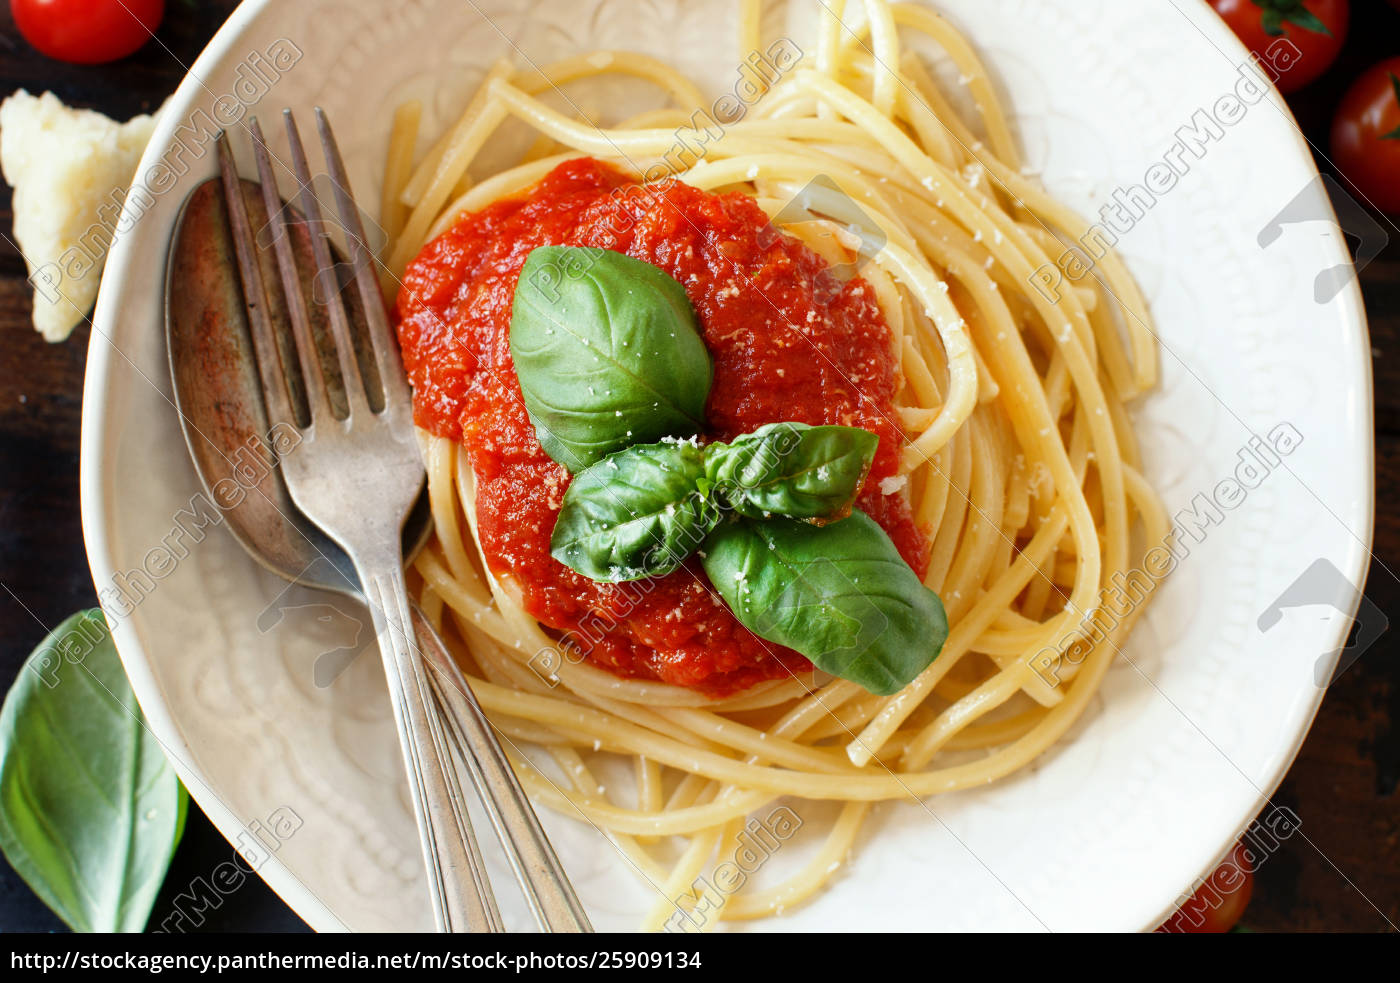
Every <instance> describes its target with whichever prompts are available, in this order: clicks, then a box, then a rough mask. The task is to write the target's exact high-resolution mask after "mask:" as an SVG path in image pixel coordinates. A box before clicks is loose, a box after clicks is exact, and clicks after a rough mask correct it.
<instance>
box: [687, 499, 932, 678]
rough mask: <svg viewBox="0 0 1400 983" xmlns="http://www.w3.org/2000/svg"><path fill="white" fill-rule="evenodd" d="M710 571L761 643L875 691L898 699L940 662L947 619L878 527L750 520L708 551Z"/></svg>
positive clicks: (723, 533) (865, 520)
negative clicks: (789, 651)
mask: <svg viewBox="0 0 1400 983" xmlns="http://www.w3.org/2000/svg"><path fill="white" fill-rule="evenodd" d="M704 566H705V573H706V574H707V575H708V576H709V578H710V582H711V583H712V584H714V586H715V589H716V590H717V591H719V593H720V596H721V597H723V598H724V600H725V601H726V602H727V603H728V604H729V608H730V610H732V611H733V612H734V615H735V617H737V618H738V619H739V621H740V623H742V624H743V625H744V627H746V628H748V629H749V630H750V631H752V632H753V633H754V634H755V635H758V636H759V637H760V638H764V639H767V640H768V641H770V642H775V643H777V644H779V645H785V646H787V647H788V648H791V649H795V650H796V651H798V652H800V653H802V654H803V655H805V656H806V657H807V658H808V659H810V660H812V663H813V664H814V665H816V666H817V668H819V669H824V670H825V671H827V672H829V673H832V674H833V675H836V676H840V677H841V678H843V679H849V680H851V681H852V682H856V683H859V684H860V685H861V686H864V687H865V688H866V689H867V690H869V691H870V692H871V693H875V694H878V695H880V696H889V695H891V694H893V693H897V692H899V691H900V690H901V689H903V688H904V687H905V686H906V685H908V684H909V682H910V681H912V680H913V679H914V678H915V677H916V676H918V675H919V673H921V672H923V671H924V669H926V668H927V667H928V665H929V663H931V662H932V661H933V660H934V657H935V656H937V655H938V652H939V650H940V649H942V647H943V641H944V639H946V638H947V636H948V619H947V616H946V615H945V614H944V611H943V603H942V602H941V601H940V600H939V599H938V595H937V594H935V593H934V592H933V591H931V590H929V589H928V588H927V587H925V586H924V585H923V584H922V583H921V582H920V581H919V578H918V577H917V576H916V575H915V573H914V571H913V570H911V569H910V568H909V564H907V563H905V562H904V559H903V557H901V556H900V555H899V551H898V550H896V549H895V547H894V543H892V542H891V541H890V538H889V536H887V535H886V534H885V531H884V530H883V529H881V528H880V527H879V526H878V525H877V524H876V523H875V520H874V519H871V518H870V517H869V516H868V515H866V514H865V513H864V512H862V511H860V510H859V509H856V510H855V511H853V512H852V513H851V515H850V516H849V517H848V518H845V519H842V520H840V521H839V522H833V523H831V524H829V525H825V526H814V525H811V524H810V523H804V522H797V521H794V520H792V519H769V520H767V521H764V522H755V521H753V520H750V519H743V520H740V521H739V522H736V523H731V524H729V525H725V526H722V527H720V528H719V529H718V530H716V531H715V532H714V533H713V534H712V535H711V536H710V538H709V540H708V541H707V542H706V543H705V548H704Z"/></svg>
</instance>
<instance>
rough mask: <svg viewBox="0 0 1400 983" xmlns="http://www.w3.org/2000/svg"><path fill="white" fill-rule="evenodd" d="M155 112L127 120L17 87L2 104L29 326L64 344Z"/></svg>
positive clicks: (88, 292) (2, 163) (3, 155)
mask: <svg viewBox="0 0 1400 983" xmlns="http://www.w3.org/2000/svg"><path fill="white" fill-rule="evenodd" d="M154 128H155V117H154V116H136V117H133V118H132V119H130V120H128V121H127V122H125V123H118V122H116V121H115V120H112V119H108V118H107V117H106V116H104V115H102V114H101V113H96V112H92V111H91V110H86V109H70V108H69V107H67V106H65V105H64V104H63V102H62V101H61V100H60V99H59V98H58V97H57V96H55V95H54V94H53V93H52V92H45V93H44V94H43V95H42V96H38V97H35V96H32V95H30V94H29V93H28V92H26V91H24V90H23V89H21V90H19V91H18V92H16V93H15V94H14V95H12V96H10V97H9V98H7V99H6V100H5V101H4V103H3V104H0V169H2V170H3V172H4V175H5V180H6V182H8V183H9V184H10V186H11V187H13V188H14V189H15V193H14V205H13V210H14V230H15V239H16V240H18V244H19V248H20V251H21V252H22V253H23V254H24V260H25V263H26V264H27V265H28V267H29V282H30V283H31V284H32V285H33V286H34V327H35V329H36V330H38V332H39V333H40V334H42V335H43V336H44V338H45V339H47V340H48V341H62V340H63V339H65V338H67V337H68V335H69V334H70V333H72V331H73V329H74V328H75V327H77V326H78V324H79V322H81V321H82V320H83V319H84V318H85V317H86V315H87V313H88V311H90V310H91V309H92V305H93V301H94V300H96V299H97V283H98V279H99V278H100V276H101V274H102V264H103V261H104V260H105V259H106V258H107V246H108V245H109V244H110V243H111V240H112V230H113V229H114V228H115V227H116V223H117V217H118V215H119V214H120V211H121V203H122V200H123V199H124V198H125V197H126V190H127V188H128V187H129V186H130V184H131V179H132V176H133V175H134V173H135V171H136V164H137V162H138V161H139V160H140V159H141V152H142V151H143V150H145V149H146V144H147V143H148V142H149V141H150V138H151V131H152V130H153V129H154Z"/></svg>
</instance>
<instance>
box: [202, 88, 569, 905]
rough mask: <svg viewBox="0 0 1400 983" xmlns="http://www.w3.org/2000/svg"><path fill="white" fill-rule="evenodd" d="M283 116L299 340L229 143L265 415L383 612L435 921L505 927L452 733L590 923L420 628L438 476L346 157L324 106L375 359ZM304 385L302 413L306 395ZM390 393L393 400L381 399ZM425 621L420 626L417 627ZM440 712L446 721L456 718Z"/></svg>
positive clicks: (292, 128) (507, 825)
mask: <svg viewBox="0 0 1400 983" xmlns="http://www.w3.org/2000/svg"><path fill="white" fill-rule="evenodd" d="M284 118H285V121H286V128H287V137H288V141H289V144H290V149H291V158H292V169H293V172H294V175H295V177H296V180H297V183H298V184H299V186H300V189H301V190H300V194H299V196H298V198H299V204H300V209H301V215H300V217H298V216H296V215H295V214H291V215H290V216H289V215H288V214H287V212H288V211H289V210H287V209H285V208H284V206H283V204H282V201H281V199H280V197H279V195H278V192H277V183H276V180H275V174H274V172H273V169H272V159H271V155H270V154H269V152H268V150H267V146H266V143H265V141H264V139H263V135H262V131H261V129H260V128H259V127H258V124H257V122H256V121H253V122H252V125H251V130H252V134H253V149H254V156H255V158H256V160H257V168H258V175H259V183H260V184H261V188H262V194H263V199H264V203H265V205H266V211H267V215H268V217H269V224H268V232H269V234H270V236H271V239H272V243H273V247H274V250H275V253H276V259H277V267H278V273H279V277H280V280H281V288H282V291H283V299H284V300H285V307H286V313H287V320H288V321H289V322H290V325H291V334H292V343H291V344H287V343H286V339H285V338H282V339H280V340H281V341H282V342H283V343H282V344H281V345H279V337H278V333H277V329H276V328H275V327H274V324H273V319H272V318H271V317H270V316H269V305H268V293H267V285H266V284H265V283H264V282H263V280H262V274H261V269H260V266H259V264H258V261H257V255H256V249H257V242H256V241H255V239H254V235H253V232H252V229H251V227H250V223H249V219H248V215H247V211H246V208H245V207H244V204H243V200H242V195H241V193H239V191H238V187H239V184H238V180H239V179H238V175H237V172H236V170H235V168H234V164H233V159H232V154H231V153H230V152H229V150H228V147H227V140H224V139H221V140H220V141H219V143H220V166H221V169H222V171H223V179H224V184H225V188H226V189H229V188H232V189H233V191H232V193H230V194H226V195H225V197H226V199H227V201H228V203H229V211H230V225H231V227H232V231H233V236H234V246H235V253H236V255H237V257H238V265H239V270H240V274H241V277H242V280H243V285H244V296H245V300H246V301H247V305H248V309H249V311H248V313H249V323H250V327H251V332H252V335H253V347H254V351H255V354H256V361H257V364H258V373H259V377H260V380H261V383H262V389H263V395H264V400H265V403H266V407H267V415H268V422H269V423H270V424H271V425H272V426H274V427H275V426H278V425H286V426H289V427H292V428H295V429H296V430H297V432H298V433H299V434H300V435H301V441H300V443H298V444H297V446H296V449H295V452H293V453H289V454H286V455H283V456H282V458H281V460H280V464H281V469H282V474H283V478H284V479H285V481H286V485H287V489H288V491H289V492H290V494H291V496H292V499H293V501H295V502H296V504H297V506H298V507H299V508H300V509H301V510H302V511H303V512H304V513H305V514H306V516H307V518H309V519H310V520H311V521H312V522H314V523H316V524H317V525H318V526H320V527H321V528H322V529H323V530H324V531H325V532H326V533H327V534H328V535H329V536H331V537H332V538H333V539H334V540H335V541H336V542H337V543H339V544H340V545H341V547H342V548H344V550H345V552H346V554H347V555H348V556H349V557H350V560H351V562H352V563H353V564H354V567H355V570H356V573H357V574H358V575H359V579H360V582H361V585H362V587H363V590H364V595H365V598H366V600H367V602H368V604H369V608H370V611H371V615H372V617H373V620H374V627H375V632H376V636H377V638H378V640H379V645H380V650H381V654H382V656H383V658H384V667H385V676H386V678H387V680H388V684H389V693H390V696H391V698H392V701H393V708H394V720H395V724H396V725H397V727H398V732H399V739H400V742H401V744H402V746H403V752H404V761H405V764H406V766H407V771H408V778H409V785H410V788H411V789H412V792H413V808H414V816H415V819H416V820H417V824H418V832H419V836H420V839H421V841H422V845H423V853H424V858H425V861H426V863H427V868H428V874H429V877H428V883H429V888H430V892H431V897H432V902H433V916H434V922H435V924H436V926H437V929H438V930H439V931H464V930H465V931H502V930H503V926H502V923H501V919H500V914H499V912H498V911H497V908H496V904H495V901H494V898H493V895H492V892H491V887H490V883H489V881H488V879H487V875H486V869H485V865H484V864H483V862H482V859H481V854H480V850H479V849H478V847H477V844H476V840H475V837H474V836H473V834H472V830H471V826H470V823H469V821H468V818H467V810H466V807H465V804H464V801H463V798H462V794H461V788H460V786H459V785H458V782H457V776H456V772H455V769H454V768H453V766H452V762H451V756H450V754H449V740H450V741H451V742H452V744H453V745H454V746H455V748H456V750H457V751H458V752H459V753H461V754H463V755H464V756H465V757H466V758H467V763H468V766H469V767H468V771H469V774H470V775H471V777H472V780H473V782H474V784H475V785H476V788H477V791H478V792H479V793H480V794H481V796H482V799H483V802H484V804H485V806H486V808H487V811H488V813H489V814H490V816H491V820H492V824H493V826H494V827H495V829H496V832H497V833H498V834H499V835H500V837H501V840H502V844H503V845H504V846H505V847H506V849H507V853H508V855H509V856H510V859H511V863H512V866H513V867H514V869H515V872H516V875H517V877H518V878H519V880H520V881H521V884H522V886H523V887H524V888H525V892H526V896H527V898H528V899H529V900H530V902H531V904H532V907H533V908H534V909H535V913H536V916H537V919H538V920H539V921H540V923H541V926H542V927H544V928H546V929H547V930H554V931H591V926H590V925H589V922H588V918H587V916H586V915H585V914H584V912H583V908H582V906H581V905H580V904H579V901H578V898H577V897H576V896H575V895H574V892H573V889H572V887H571V886H570V885H569V883H568V880H567V878H566V877H565V876H564V873H563V869H562V867H561V866H560V864H559V861H558V858H557V857H556V856H555V854H554V851H553V849H552V848H551V847H550V845H549V842H548V840H547V839H546V838H545V836H544V832H543V830H542V828H541V827H540V825H539V821H538V819H537V818H536V817H535V815H534V812H533V810H532V809H531V808H530V806H529V803H528V800H527V799H526V798H525V795H524V792H523V790H522V789H521V787H520V783H519V779H518V778H517V777H516V776H515V773H514V771H513V770H512V769H511V767H510V765H509V763H508V762H507V759H506V757H505V754H504V752H503V751H502V749H501V747H500V744H499V742H498V741H497V740H496V737H495V734H494V732H493V731H492V729H491V727H490V725H489V723H487V722H486V719H485V716H484V714H482V712H481V710H480V707H479V706H478V705H477V703H476V700H475V697H474V696H473V695H472V693H471V689H470V687H469V686H467V684H466V682H465V680H464V679H463V678H462V676H461V673H460V672H459V671H458V670H457V667H456V665H455V664H454V663H453V662H452V660H451V657H450V656H449V655H448V654H447V652H446V649H445V648H444V647H443V646H442V643H441V640H440V639H437V638H436V636H435V635H434V634H433V632H432V629H431V627H430V626H428V625H427V623H426V621H423V620H422V619H421V617H420V619H419V622H418V624H417V625H416V626H415V623H414V620H413V611H412V607H411V605H410V602H409V599H408V593H407V585H406V583H405V580H404V572H403V563H404V557H403V552H402V548H401V545H400V542H401V539H400V533H401V530H402V526H403V523H404V519H405V517H406V516H407V515H408V512H409V510H410V509H411V508H412V507H413V504H414V502H415V501H416V499H417V498H418V496H419V495H420V493H421V491H422V488H423V484H424V481H425V479H426V472H425V469H424V465H423V461H422V457H421V454H420V451H419V448H418V443H417V438H416V436H415V433H414V428H413V414H412V403H411V395H410V392H409V388H408V382H407V378H406V376H405V373H404V369H403V365H402V362H401V360H400V357H399V352H398V347H397V345H396V344H395V342H394V340H393V338H392V334H391V331H390V328H389V323H388V318H387V316H386V314H385V307H384V300H383V296H382V294H381V293H380V288H379V281H378V278H377V277H376V276H375V275H374V271H373V267H372V259H371V256H370V253H369V250H368V248H367V246H366V244H365V236H364V229H363V225H362V223H361V221H360V217H359V212H358V210H357V209H356V207H355V203H354V201H353V198H352V197H351V194H350V190H349V181H348V179H347V177H346V175H345V168H344V163H343V161H342V160H341V157H340V152H339V149H338V148H337V146H336V143H335V138H334V136H333V135H332V133H331V130H330V125H329V123H328V121H327V120H326V117H325V114H324V113H323V112H322V111H321V110H320V109H319V108H317V110H316V124H317V130H318V132H319V135H320V138H321V145H322V150H323V153H324V156H325V160H326V167H327V171H328V173H329V176H330V178H331V183H332V184H333V185H334V188H335V198H336V207H337V211H338V212H339V213H340V219H341V223H342V227H343V229H344V231H345V233H346V234H345V239H346V245H347V248H348V250H349V253H350V264H351V268H352V272H353V279H354V281H355V283H356V286H357V288H358V290H359V294H360V301H361V307H362V313H363V317H364V321H365V325H366V327H367V329H368V341H369V347H370V349H371V350H372V353H373V360H372V361H370V360H369V359H368V358H366V357H364V356H363V354H362V353H357V350H356V346H355V336H354V334H353V326H352V323H351V313H350V311H349V310H348V309H347V307H346V305H345V303H344V301H343V299H342V297H341V293H340V290H339V283H340V281H339V274H338V273H337V270H336V267H335V263H334V257H333V254H332V252H331V247H330V243H329V241H328V239H327V237H326V235H325V234H324V233H323V232H322V228H323V223H322V218H321V211H320V206H319V204H318V202H317V199H316V195H315V191H314V189H313V187H312V180H311V173H310V168H309V165H308V163H307V158H306V153H305V150H304V148H303V146H302V143H301V139H300V135H299V133H298V131H297V127H296V123H295V120H294V119H293V118H292V114H291V111H290V110H287V111H284ZM289 222H303V223H305V224H306V225H307V232H308V233H309V240H310V243H311V247H312V253H313V256H314V259H315V264H316V280H315V281H314V282H316V283H317V284H320V285H321V286H322V287H323V288H325V289H323V290H322V291H321V292H322V293H324V294H325V295H326V296H324V297H320V298H318V300H321V301H323V302H324V304H325V309H326V317H327V319H328V321H329V328H330V332H329V334H330V338H331V341H332V343H333V347H334V350H335V358H334V368H336V369H338V379H339V383H340V384H339V385H336V381H337V380H336V378H335V374H334V373H332V374H331V375H329V376H328V375H327V374H324V373H323V363H322V359H321V348H320V346H319V345H318V343H317V339H316V337H315V335H314V334H313V331H312V327H311V323H310V318H309V316H308V308H307V306H306V298H305V295H304V291H303V282H302V277H301V275H300V272H299V270H298V268H297V261H296V253H295V251H294V249H293V247H292V244H291V242H290V239H289V234H288V224H289ZM293 351H294V352H295V355H292V352H293ZM284 352H285V353H286V355H285V356H284V355H283V353H284ZM284 357H285V359H286V360H288V361H290V360H292V359H293V358H294V359H295V361H296V363H297V364H298V365H299V371H298V368H297V367H296V366H292V365H289V364H284ZM362 362H363V369H364V370H365V371H362ZM376 377H377V378H376ZM298 380H299V382H300V387H298V385H297V381H298ZM342 390H343V398H332V397H333V396H336V397H340V396H341V394H342ZM302 393H304V400H305V407H304V409H303V408H302V407H301V406H300V404H299V402H298V400H297V397H298V396H301V394H302ZM294 394H295V395H294ZM381 403H382V408H381V407H380V406H379V405H377V404H381ZM299 410H300V413H299V412H298V411H299ZM337 410H341V411H343V415H341V413H338V412H337ZM299 415H300V416H301V417H302V420H301V422H299V421H298V416H299ZM415 627H416V628H417V630H418V632H419V633H420V634H419V635H417V636H416V635H415ZM416 637H422V638H424V639H425V640H426V641H427V643H428V644H427V645H426V646H425V647H426V648H427V656H426V658H429V659H431V661H432V666H433V671H432V672H430V671H429V669H428V667H427V666H426V665H425V663H424V659H425V656H424V654H423V653H422V652H420V651H419V650H418V648H417V646H416V645H415V638H416ZM433 677H436V678H433ZM439 701H440V702H439ZM444 708H445V709H446V711H447V713H448V714H449V718H450V725H451V726H450V727H447V726H444V721H443V719H442V711H443V709H444Z"/></svg>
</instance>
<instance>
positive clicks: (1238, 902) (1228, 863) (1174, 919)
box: [1157, 842, 1254, 933]
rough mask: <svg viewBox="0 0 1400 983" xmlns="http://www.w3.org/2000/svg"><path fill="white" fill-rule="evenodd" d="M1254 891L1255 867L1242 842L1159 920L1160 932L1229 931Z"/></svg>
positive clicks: (1247, 904)
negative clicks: (1174, 910)
mask: <svg viewBox="0 0 1400 983" xmlns="http://www.w3.org/2000/svg"><path fill="white" fill-rule="evenodd" d="M1253 893H1254V870H1253V866H1252V865H1251V863H1250V858H1249V849H1248V848H1247V847H1246V846H1245V845H1244V843H1243V842H1241V843H1236V844H1235V848H1234V849H1233V850H1231V851H1230V855H1229V856H1228V857H1226V858H1225V860H1224V862H1223V863H1221V865H1220V866H1219V867H1217V868H1215V870H1214V871H1213V872H1212V873H1211V875H1210V876H1209V877H1207V878H1206V879H1205V882H1204V883H1203V884H1202V885H1201V886H1200V888H1199V889H1198V890H1197V891H1196V893H1195V894H1193V895H1191V897H1190V898H1188V899H1187V901H1186V903H1185V904H1184V905H1182V906H1181V907H1180V908H1178V909H1177V910H1176V913H1175V914H1173V915H1172V916H1171V917H1170V918H1168V919H1167V920H1166V921H1165V922H1163V923H1162V927H1161V928H1159V929H1157V931H1159V932H1192V933H1201V932H1228V931H1230V929H1232V928H1234V927H1235V923H1236V922H1238V921H1239V920H1240V916H1241V915H1243V914H1244V910H1245V908H1246V907H1248V906H1249V898H1250V895H1252V894H1253Z"/></svg>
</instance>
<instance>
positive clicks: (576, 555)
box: [550, 441, 720, 583]
mask: <svg viewBox="0 0 1400 983" xmlns="http://www.w3.org/2000/svg"><path fill="white" fill-rule="evenodd" d="M703 473H704V463H703V452H702V451H701V449H700V448H699V447H697V446H696V445H695V444H693V443H690V442H684V441H673V442H666V443H660V444H639V445H636V446H633V447H629V448H627V449H626V450H624V451H619V452H618V453H616V454H613V455H611V456H610V457H608V458H607V459H606V460H604V461H600V462H598V463H597V464H594V465H593V466H591V467H589V468H587V469H586V470H584V471H582V472H580V473H579V474H577V475H575V476H574V480H573V482H572V483H570V485H569V490H568V491H567V492H565V493H564V505H563V507H562V508H561V509H560V511H559V518H558V520H557V521H556V522H555V525H554V533H553V535H552V537H551V538H550V553H551V555H552V556H553V557H554V558H555V559H556V560H558V561H559V562H560V563H562V564H564V565H565V566H566V567H568V568H569V569H571V570H574V571H577V572H578V573H581V574H583V575H584V576H585V577H589V578H591V579H593V580H600V581H604V582H607V583H618V582H620V581H624V580H640V579H642V578H643V577H660V576H662V575H663V574H667V573H670V572H671V571H672V570H675V569H676V568H677V567H679V566H680V565H681V563H682V562H683V561H684V560H685V558H686V557H687V556H689V555H690V554H691V553H693V552H695V550H696V549H697V548H699V546H700V544H701V543H703V542H704V541H705V537H706V536H707V535H708V534H709V533H710V531H711V530H712V529H714V527H715V526H716V525H717V524H718V522H719V520H720V512H719V510H718V509H717V508H715V507H714V505H713V504H711V503H710V501H709V500H708V499H707V498H706V496H705V495H704V494H703V493H702V492H701V491H700V490H699V489H698V488H697V487H696V486H697V483H698V482H699V480H700V477H701V475H702V474H703Z"/></svg>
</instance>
